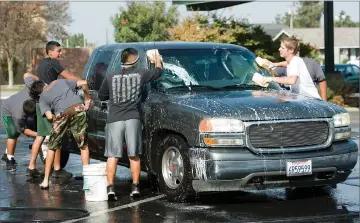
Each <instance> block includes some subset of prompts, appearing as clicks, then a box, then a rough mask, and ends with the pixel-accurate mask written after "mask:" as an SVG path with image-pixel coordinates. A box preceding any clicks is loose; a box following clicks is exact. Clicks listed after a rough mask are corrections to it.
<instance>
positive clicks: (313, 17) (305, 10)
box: [294, 1, 324, 28]
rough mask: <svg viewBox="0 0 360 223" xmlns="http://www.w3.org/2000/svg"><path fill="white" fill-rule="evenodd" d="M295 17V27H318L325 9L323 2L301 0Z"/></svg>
mask: <svg viewBox="0 0 360 223" xmlns="http://www.w3.org/2000/svg"><path fill="white" fill-rule="evenodd" d="M297 5H298V8H297V11H296V15H295V17H294V27H299V28H300V27H301V28H318V27H320V19H321V16H322V14H323V11H324V4H323V2H320V1H318V2H316V1H300V2H298V3H297ZM295 25H296V26H295Z"/></svg>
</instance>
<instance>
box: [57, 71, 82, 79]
mask: <svg viewBox="0 0 360 223" xmlns="http://www.w3.org/2000/svg"><path fill="white" fill-rule="evenodd" d="M60 76H61V77H63V78H64V79H68V80H75V81H79V80H82V78H80V77H77V76H75V75H74V74H72V73H70V72H69V71H67V70H63V71H62V72H61V73H60Z"/></svg>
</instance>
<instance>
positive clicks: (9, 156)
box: [7, 155, 15, 160]
mask: <svg viewBox="0 0 360 223" xmlns="http://www.w3.org/2000/svg"><path fill="white" fill-rule="evenodd" d="M7 158H8V160H11V158H15V157H14V155H7Z"/></svg>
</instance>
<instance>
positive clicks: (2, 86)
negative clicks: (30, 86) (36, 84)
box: [0, 85, 24, 91]
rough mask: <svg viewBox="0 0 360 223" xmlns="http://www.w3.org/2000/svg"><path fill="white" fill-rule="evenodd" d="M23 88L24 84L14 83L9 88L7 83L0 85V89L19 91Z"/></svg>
mask: <svg viewBox="0 0 360 223" xmlns="http://www.w3.org/2000/svg"><path fill="white" fill-rule="evenodd" d="M23 88H24V85H14V86H13V87H11V88H9V85H0V90H1V91H20V90H21V89H23Z"/></svg>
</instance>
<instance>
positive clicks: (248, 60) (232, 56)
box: [155, 49, 278, 89]
mask: <svg viewBox="0 0 360 223" xmlns="http://www.w3.org/2000/svg"><path fill="white" fill-rule="evenodd" d="M159 52H160V54H161V55H162V58H163V65H164V69H163V74H162V76H161V77H160V78H159V80H157V81H155V86H156V88H162V89H169V88H179V87H181V86H185V85H191V86H194V85H205V86H211V87H217V88H223V87H226V86H231V85H232V86H234V85H249V86H251V85H253V86H254V87H257V86H256V85H255V83H254V82H252V77H253V75H254V73H256V72H257V73H260V74H262V75H264V76H270V73H269V72H268V71H267V70H265V69H264V68H262V67H259V66H258V64H257V63H256V62H255V57H254V55H253V54H252V53H251V52H250V51H248V50H241V49H235V50H234V49H174V50H159ZM269 88H276V89H278V85H277V84H273V83H272V84H270V85H269Z"/></svg>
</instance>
